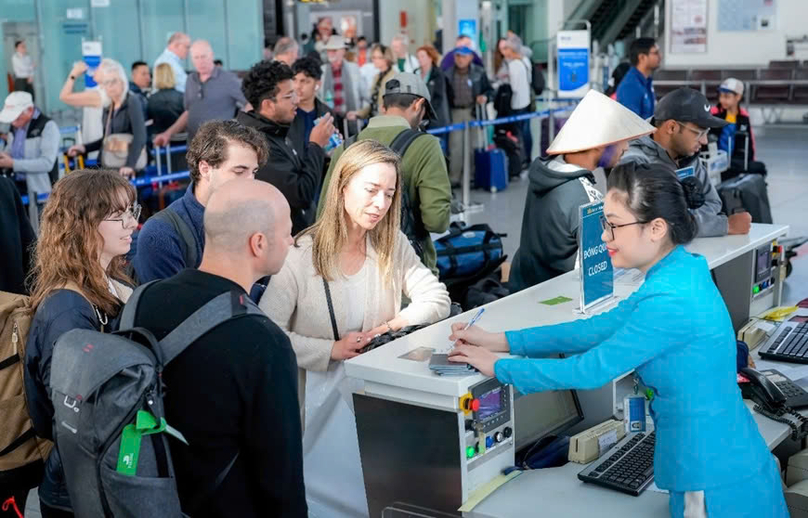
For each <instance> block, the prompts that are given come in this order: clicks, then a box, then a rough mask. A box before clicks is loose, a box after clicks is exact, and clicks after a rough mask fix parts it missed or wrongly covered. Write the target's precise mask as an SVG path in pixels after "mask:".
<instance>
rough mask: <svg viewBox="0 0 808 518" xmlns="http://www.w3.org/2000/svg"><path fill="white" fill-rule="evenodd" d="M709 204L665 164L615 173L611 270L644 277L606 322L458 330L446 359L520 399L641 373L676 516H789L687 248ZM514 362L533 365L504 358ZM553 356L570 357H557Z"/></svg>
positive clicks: (608, 239)
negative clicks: (508, 387)
mask: <svg viewBox="0 0 808 518" xmlns="http://www.w3.org/2000/svg"><path fill="white" fill-rule="evenodd" d="M703 203H704V195H703V194H702V192H701V186H700V185H699V182H698V180H696V179H695V178H693V177H690V178H685V179H684V180H682V181H681V182H680V181H679V180H678V179H677V177H676V176H675V175H674V174H673V173H672V171H671V170H670V169H668V168H667V167H665V166H661V165H650V166H649V165H634V164H625V165H620V166H617V167H616V168H615V169H613V170H612V173H611V175H610V176H609V183H608V191H607V194H606V198H605V200H604V211H603V214H604V219H603V229H604V230H603V235H602V239H603V241H604V243H605V244H606V247H607V249H608V252H609V257H611V261H612V264H613V265H614V266H615V267H619V268H638V269H639V270H641V271H642V272H643V273H644V274H645V280H644V281H643V284H642V285H641V286H640V288H639V289H638V290H637V291H636V292H634V293H633V294H632V295H631V296H629V297H628V298H627V299H625V300H623V301H621V302H620V303H619V304H618V305H617V307H616V308H615V309H613V310H611V311H609V312H606V313H602V314H600V315H596V316H593V317H591V318H588V319H580V320H576V321H573V322H570V323H565V324H559V325H553V326H542V327H536V328H532V329H522V330H518V331H507V332H504V333H489V332H486V331H483V330H482V329H480V328H479V327H476V326H472V327H471V328H469V329H468V330H463V324H454V325H453V326H452V335H451V337H450V339H452V340H459V344H460V345H459V346H458V347H457V348H456V349H455V350H454V351H453V352H452V353H451V360H453V361H458V362H465V363H469V364H471V365H474V366H475V367H477V368H478V369H479V370H480V371H481V372H482V373H483V374H486V375H488V376H496V377H497V379H499V380H500V381H501V382H503V383H512V384H513V385H514V387H516V388H517V389H519V392H521V393H523V394H526V393H530V392H541V391H545V390H565V389H582V390H586V389H595V388H598V387H601V386H603V385H604V384H606V383H608V382H609V381H611V380H613V379H615V378H616V377H617V376H620V375H621V374H623V373H625V372H628V371H631V370H632V369H633V370H635V372H636V374H635V375H636V376H638V380H639V381H641V382H642V384H643V385H645V386H647V387H649V388H650V390H651V391H652V392H653V398H652V400H651V403H650V414H651V417H652V418H653V421H654V429H655V432H656V446H655V448H656V449H655V452H654V478H655V482H656V484H657V486H659V487H660V488H662V489H667V490H669V491H670V514H671V516H673V517H676V518H678V517H682V516H688V517H706V516H710V517H711V518H715V517H730V516H731V517H732V518H741V517H748V518H753V517H760V516H766V517H769V518H777V517H786V516H788V511H787V509H786V506H785V500H784V499H783V491H782V488H781V482H780V474H779V470H778V467H777V464H776V462H775V460H774V458H773V457H772V455H771V453H769V449H768V447H767V445H766V442H765V441H764V440H763V437H762V436H761V435H760V432H759V431H758V427H757V424H756V423H755V421H754V419H753V418H752V414H751V413H750V411H749V409H748V408H747V407H746V405H745V404H744V403H743V400H742V398H741V392H740V390H739V388H738V384H737V381H736V368H737V362H736V359H737V347H736V342H735V333H734V331H733V327H732V321H731V320H730V316H729V312H728V311H727V307H726V305H725V304H724V300H723V298H722V297H721V294H720V293H719V291H718V288H716V286H715V283H714V282H713V280H712V276H711V273H710V268H709V266H708V265H707V261H706V260H705V259H704V257H701V256H698V255H694V254H691V253H689V252H688V251H687V250H685V248H684V246H683V245H685V244H687V243H689V242H690V241H691V240H692V239H693V238H694V237H695V236H696V233H697V230H698V228H697V227H698V225H697V223H696V219H695V217H694V216H693V214H692V212H691V211H692V210H694V209H697V208H698V207H700V206H701V205H702V204H703ZM497 352H510V353H512V354H515V355H520V356H526V357H528V358H529V359H501V358H500V357H499V356H498V355H497V354H495V353H497ZM558 353H565V354H567V355H570V357H568V358H564V359H557V357H556V358H552V356H553V355H557V354H558Z"/></svg>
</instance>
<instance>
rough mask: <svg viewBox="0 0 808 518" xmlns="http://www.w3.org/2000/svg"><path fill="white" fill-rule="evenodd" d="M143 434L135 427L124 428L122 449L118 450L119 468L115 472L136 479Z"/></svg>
mask: <svg viewBox="0 0 808 518" xmlns="http://www.w3.org/2000/svg"><path fill="white" fill-rule="evenodd" d="M141 438H142V434H141V433H140V432H139V431H138V430H137V429H136V428H135V425H133V424H128V425H126V426H124V428H123V432H121V447H120V449H119V450H118V466H117V468H115V470H116V471H117V472H118V473H120V474H122V475H126V476H129V477H134V476H135V474H136V473H137V459H138V456H139V455H140V440H141Z"/></svg>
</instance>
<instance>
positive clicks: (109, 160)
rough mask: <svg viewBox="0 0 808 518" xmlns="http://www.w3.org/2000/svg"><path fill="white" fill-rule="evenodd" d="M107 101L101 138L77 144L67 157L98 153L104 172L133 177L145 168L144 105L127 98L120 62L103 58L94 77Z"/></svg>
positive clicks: (136, 97)
mask: <svg viewBox="0 0 808 518" xmlns="http://www.w3.org/2000/svg"><path fill="white" fill-rule="evenodd" d="M95 78H96V81H98V84H99V85H101V88H102V89H103V90H104V92H105V93H106V95H107V96H108V97H109V99H110V104H109V106H106V107H105V108H104V113H103V118H102V124H103V127H104V135H103V137H101V138H100V139H97V140H95V141H93V142H90V143H88V144H86V145H85V144H76V145H74V146H71V147H70V149H68V150H67V154H68V156H76V155H80V154H85V153H90V152H93V151H98V152H99V154H98V163H99V164H100V165H101V166H102V167H105V168H107V169H110V168H114V169H118V172H119V173H120V174H121V175H123V176H125V177H127V178H133V177H134V176H135V174H136V173H137V172H138V171H141V170H142V169H143V168H145V167H146V163H147V160H146V122H145V120H144V119H143V113H144V109H143V105H142V104H141V100H140V99H139V98H138V96H136V95H128V93H129V80H128V78H127V77H126V71H125V70H124V69H123V67H122V66H121V64H120V63H118V62H117V61H115V60H113V59H104V60H103V61H101V65H100V66H99V67H98V72H97V73H96V75H95Z"/></svg>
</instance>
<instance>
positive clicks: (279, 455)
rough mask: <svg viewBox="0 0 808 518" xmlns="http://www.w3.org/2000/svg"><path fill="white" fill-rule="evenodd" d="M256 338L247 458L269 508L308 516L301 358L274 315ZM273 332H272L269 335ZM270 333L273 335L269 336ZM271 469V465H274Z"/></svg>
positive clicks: (246, 432) (278, 513)
mask: <svg viewBox="0 0 808 518" xmlns="http://www.w3.org/2000/svg"><path fill="white" fill-rule="evenodd" d="M264 322H265V323H264V326H263V327H264V328H265V329H266V330H262V331H263V332H262V333H259V336H261V337H262V340H260V341H257V342H256V343H255V346H254V348H255V352H254V356H253V357H254V358H255V359H256V361H254V362H252V363H251V367H250V372H249V374H248V376H249V378H248V379H249V382H248V390H250V391H251V392H250V393H251V394H253V395H254V399H253V400H252V401H251V402H250V403H251V404H250V405H249V406H248V407H247V408H246V409H245V410H246V412H245V415H244V419H245V421H246V422H245V428H244V440H245V451H243V452H242V454H243V455H244V458H245V459H249V464H250V466H253V469H254V472H253V473H250V474H249V478H250V480H254V481H255V484H256V487H257V488H258V491H259V492H260V501H261V503H262V506H263V507H264V508H265V509H272V510H273V513H274V514H273V516H277V517H290V518H291V517H295V518H297V517H305V516H306V515H307V505H306V490H305V486H304V484H303V442H302V441H303V439H302V430H301V428H302V427H301V424H300V406H299V404H298V393H297V361H296V359H295V353H294V351H293V350H292V344H291V342H290V341H289V338H288V337H287V336H286V334H284V332H283V331H281V329H280V328H279V327H278V326H277V325H275V324H274V323H272V322H271V321H270V320H269V319H265V320H264ZM267 335H268V336H267ZM267 338H269V339H268V340H267ZM270 468H271V469H270Z"/></svg>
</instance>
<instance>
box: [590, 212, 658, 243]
mask: <svg viewBox="0 0 808 518" xmlns="http://www.w3.org/2000/svg"><path fill="white" fill-rule="evenodd" d="M646 223H648V222H647V221H634V222H631V223H623V224H622V225H615V224H614V223H609V221H608V220H607V219H606V218H605V217H604V216H601V217H600V226H601V227H603V231H604V232H606V233H607V234H608V235H609V241H612V240H613V239H614V229H616V228H623V227H630V226H631V225H644V224H646Z"/></svg>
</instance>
